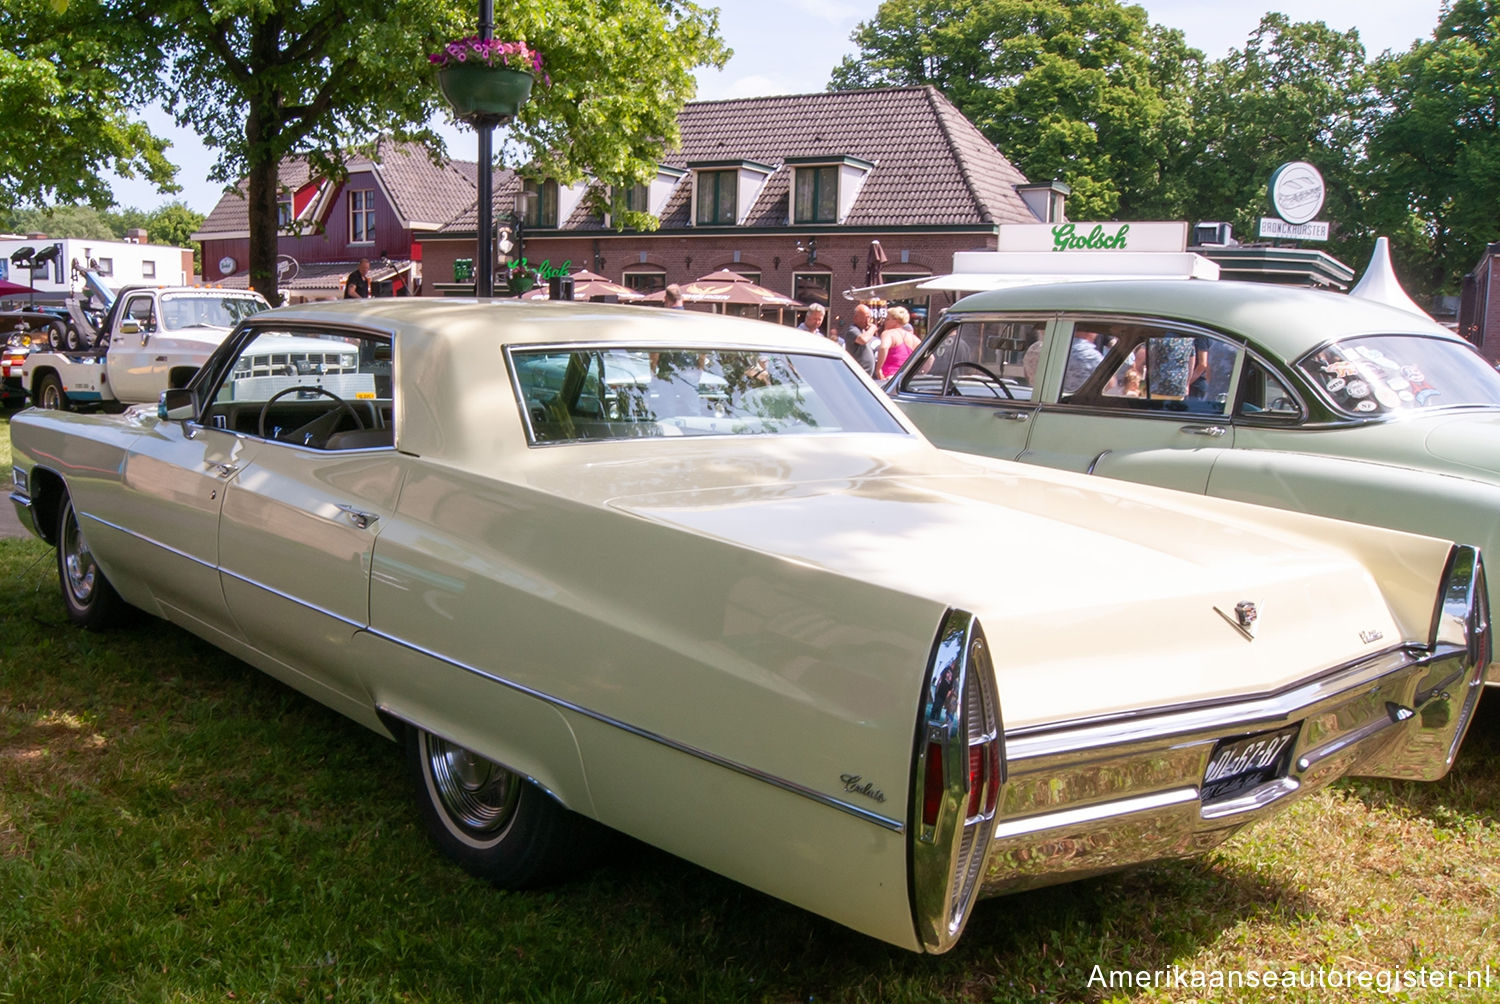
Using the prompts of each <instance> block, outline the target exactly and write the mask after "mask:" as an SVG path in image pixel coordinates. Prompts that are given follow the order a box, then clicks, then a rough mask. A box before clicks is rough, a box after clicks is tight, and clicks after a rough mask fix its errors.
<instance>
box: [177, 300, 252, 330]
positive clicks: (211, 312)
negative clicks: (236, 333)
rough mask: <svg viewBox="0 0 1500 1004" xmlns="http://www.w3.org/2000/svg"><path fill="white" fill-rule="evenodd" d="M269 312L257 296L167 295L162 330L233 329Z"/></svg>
mask: <svg viewBox="0 0 1500 1004" xmlns="http://www.w3.org/2000/svg"><path fill="white" fill-rule="evenodd" d="M265 309H266V302H265V301H264V300H262V299H260V298H259V297H256V296H244V295H239V296H235V295H229V294H223V293H210V294H205V293H163V294H162V298H161V326H162V328H163V329H165V330H167V331H173V330H178V329H182V328H232V327H234V326H235V325H236V324H238V323H240V321H242V320H244V319H245V318H247V317H249V316H250V315H251V314H258V313H260V312H261V311H262V310H265Z"/></svg>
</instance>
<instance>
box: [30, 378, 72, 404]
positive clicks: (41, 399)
mask: <svg viewBox="0 0 1500 1004" xmlns="http://www.w3.org/2000/svg"><path fill="white" fill-rule="evenodd" d="M31 398H32V400H33V401H35V402H36V406H37V407H38V408H48V409H50V410H52V411H66V410H67V407H68V392H67V391H65V390H63V385H62V379H61V378H59V377H58V375H57V374H56V373H43V374H42V377H41V379H40V380H38V381H37V382H36V391H35V392H34V393H33V394H32V395H31Z"/></svg>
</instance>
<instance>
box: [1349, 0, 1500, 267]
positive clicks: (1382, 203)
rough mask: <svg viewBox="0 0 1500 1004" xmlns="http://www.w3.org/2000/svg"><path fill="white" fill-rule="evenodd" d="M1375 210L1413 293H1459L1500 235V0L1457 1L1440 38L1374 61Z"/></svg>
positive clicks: (1371, 168) (1371, 170)
mask: <svg viewBox="0 0 1500 1004" xmlns="http://www.w3.org/2000/svg"><path fill="white" fill-rule="evenodd" d="M1375 73H1376V89H1377V91H1378V94H1379V112H1378V115H1377V118H1376V122H1375V126H1374V129H1373V131H1372V134H1371V137H1370V142H1369V155H1368V160H1367V167H1368V175H1367V184H1368V186H1369V191H1370V198H1369V215H1370V219H1371V222H1372V223H1373V224H1374V225H1375V226H1377V227H1379V228H1380V231H1381V232H1382V233H1386V234H1389V235H1390V236H1391V238H1392V243H1393V244H1395V245H1396V256H1397V258H1398V260H1399V261H1401V262H1402V263H1403V264H1405V265H1406V266H1407V267H1408V268H1409V269H1411V285H1412V288H1413V290H1414V291H1415V292H1420V293H1432V292H1449V293H1453V292H1457V290H1458V285H1459V282H1460V281H1461V278H1462V276H1463V274H1464V273H1465V272H1467V271H1469V270H1470V269H1471V268H1473V266H1474V264H1475V263H1476V262H1477V261H1478V260H1479V256H1480V255H1481V254H1482V253H1483V252H1484V249H1485V245H1486V244H1487V243H1488V242H1489V241H1492V240H1496V239H1500V223H1497V221H1496V207H1497V206H1500V4H1497V3H1496V2H1495V0H1453V2H1452V3H1451V4H1449V5H1448V6H1447V9H1446V10H1445V12H1444V14H1443V16H1442V17H1441V18H1440V19H1439V21H1438V25H1437V29H1436V31H1435V32H1434V33H1433V37H1432V38H1431V39H1429V40H1427V41H1424V42H1420V43H1418V44H1417V45H1415V46H1413V47H1412V49H1411V50H1410V51H1408V52H1406V53H1402V54H1399V55H1394V56H1391V57H1389V58H1385V59H1382V60H1379V61H1378V62H1377V64H1376V69H1375Z"/></svg>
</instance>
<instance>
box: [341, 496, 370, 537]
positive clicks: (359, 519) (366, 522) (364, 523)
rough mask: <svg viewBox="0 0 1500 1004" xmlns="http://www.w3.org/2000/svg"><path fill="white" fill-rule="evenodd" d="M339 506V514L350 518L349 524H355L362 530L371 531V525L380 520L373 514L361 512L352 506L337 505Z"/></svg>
mask: <svg viewBox="0 0 1500 1004" xmlns="http://www.w3.org/2000/svg"><path fill="white" fill-rule="evenodd" d="M337 505H338V509H339V512H341V513H343V514H344V515H345V516H347V517H348V518H349V522H351V523H353V524H354V525H355V526H357V527H359V528H360V529H361V530H367V529H369V527H370V524H371V523H373V522H375V521H376V520H377V519H379V518H380V517H379V516H377V515H376V514H375V513H373V512H361V511H360V510H358V509H356V508H354V507H353V506H352V505H346V504H345V503H343V502H339V503H337Z"/></svg>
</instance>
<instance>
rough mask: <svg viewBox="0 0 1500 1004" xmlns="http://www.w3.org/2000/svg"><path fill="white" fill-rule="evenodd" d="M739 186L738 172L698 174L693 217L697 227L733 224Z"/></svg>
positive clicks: (702, 172)
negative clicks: (696, 206) (695, 209)
mask: <svg viewBox="0 0 1500 1004" xmlns="http://www.w3.org/2000/svg"><path fill="white" fill-rule="evenodd" d="M739 184H740V179H739V172H738V171H699V172H698V211H697V212H696V213H695V214H694V217H695V219H696V222H697V223H698V225H699V226H715V225H717V226H732V225H733V224H734V221H735V210H736V209H737V208H738V207H739V199H738V198H737V196H738V195H739Z"/></svg>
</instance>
